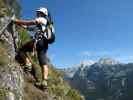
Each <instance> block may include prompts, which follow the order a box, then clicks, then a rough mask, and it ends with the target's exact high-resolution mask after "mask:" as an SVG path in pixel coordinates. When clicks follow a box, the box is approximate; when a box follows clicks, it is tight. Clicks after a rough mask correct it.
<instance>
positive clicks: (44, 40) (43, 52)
mask: <svg viewBox="0 0 133 100" xmlns="http://www.w3.org/2000/svg"><path fill="white" fill-rule="evenodd" d="M48 15H49V12H48V10H47V8H43V7H41V8H39V9H37V10H36V16H37V18H36V19H34V20H19V19H12V20H13V22H14V23H15V24H17V25H25V26H27V27H26V28H27V29H28V28H29V29H30V27H28V26H35V28H33V29H35V30H36V33H35V35H34V36H35V38H34V39H33V40H31V41H30V42H28V43H26V44H25V45H24V46H23V47H22V48H20V52H21V51H23V52H27V51H33V52H34V50H36V52H37V56H38V60H39V64H40V66H41V68H42V80H41V81H38V82H36V85H41V86H43V87H45V88H47V80H48V63H49V60H48V57H47V49H48V44H49V41H48V36H47V31H48V30H47V24H48V23H50V22H49V21H48ZM31 29H32V28H31ZM25 61H26V62H25V63H26V64H25V65H27V66H31V65H32V64H31V60H30V59H29V58H28V57H26V58H25Z"/></svg>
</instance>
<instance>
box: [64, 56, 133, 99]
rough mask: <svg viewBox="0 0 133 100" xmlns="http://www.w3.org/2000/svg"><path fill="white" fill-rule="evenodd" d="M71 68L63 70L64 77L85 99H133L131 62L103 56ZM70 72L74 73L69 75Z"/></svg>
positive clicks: (132, 67)
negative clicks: (89, 62)
mask: <svg viewBox="0 0 133 100" xmlns="http://www.w3.org/2000/svg"><path fill="white" fill-rule="evenodd" d="M73 68H75V67H72V69H71V68H69V69H68V70H67V69H66V70H65V79H66V80H68V81H69V82H70V84H71V86H72V87H74V88H76V89H78V90H79V91H80V92H81V94H83V95H84V96H85V98H86V100H133V96H132V93H133V86H132V84H133V78H132V77H133V63H130V64H123V63H120V62H119V61H116V60H114V59H111V58H103V59H100V60H99V61H98V62H95V63H93V64H90V65H86V64H83V63H81V64H80V65H78V67H76V68H77V69H76V70H74V71H72V70H73ZM70 70H71V71H70ZM71 72H74V73H73V75H72V76H69V74H71Z"/></svg>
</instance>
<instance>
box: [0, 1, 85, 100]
mask: <svg viewBox="0 0 133 100" xmlns="http://www.w3.org/2000/svg"><path fill="white" fill-rule="evenodd" d="M0 9H1V10H0V100H83V99H84V98H83V97H82V96H81V95H80V94H79V92H77V91H75V90H74V89H72V88H71V87H70V86H69V84H68V83H67V82H65V81H64V80H63V74H62V73H61V72H59V71H57V70H56V69H55V68H54V67H53V65H52V64H51V65H50V71H49V73H50V74H49V76H50V78H49V80H48V93H44V91H42V90H40V89H38V88H36V87H35V86H34V82H35V77H36V78H39V76H41V75H40V73H41V71H40V70H41V68H40V66H39V65H38V64H37V62H36V61H35V60H34V61H33V63H34V66H33V68H32V70H34V72H35V74H34V75H33V73H27V72H25V71H24V70H23V66H20V64H19V63H17V62H16V61H15V55H16V54H17V52H16V51H17V49H18V48H19V47H20V46H21V45H20V40H21V42H22V43H21V44H24V43H23V40H24V42H26V41H28V40H29V35H28V34H27V32H26V30H24V29H21V28H16V26H15V25H14V24H13V23H12V22H10V18H11V16H12V15H13V13H14V14H15V15H17V16H19V11H20V7H19V3H18V2H17V1H16V0H0ZM18 30H19V31H18Z"/></svg>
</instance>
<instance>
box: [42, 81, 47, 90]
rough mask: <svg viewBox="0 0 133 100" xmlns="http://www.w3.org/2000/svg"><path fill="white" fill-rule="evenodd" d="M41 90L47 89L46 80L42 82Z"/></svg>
mask: <svg viewBox="0 0 133 100" xmlns="http://www.w3.org/2000/svg"><path fill="white" fill-rule="evenodd" d="M41 85H42V88H43V89H47V88H48V83H47V80H42V84H41Z"/></svg>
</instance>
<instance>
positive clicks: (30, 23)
mask: <svg viewBox="0 0 133 100" xmlns="http://www.w3.org/2000/svg"><path fill="white" fill-rule="evenodd" d="M14 22H15V23H16V24H18V25H36V24H37V21H36V20H19V19H15V20H14Z"/></svg>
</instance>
